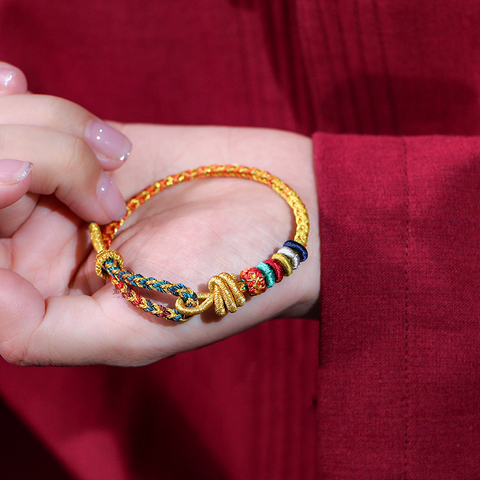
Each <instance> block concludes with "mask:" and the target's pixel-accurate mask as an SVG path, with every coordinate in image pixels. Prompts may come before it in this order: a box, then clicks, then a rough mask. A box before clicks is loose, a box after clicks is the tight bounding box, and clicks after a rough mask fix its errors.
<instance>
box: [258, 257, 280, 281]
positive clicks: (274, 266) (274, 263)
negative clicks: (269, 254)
mask: <svg viewBox="0 0 480 480" xmlns="http://www.w3.org/2000/svg"><path fill="white" fill-rule="evenodd" d="M263 263H266V264H267V265H270V266H271V267H272V269H273V271H274V272H275V283H280V282H281V281H282V280H283V268H282V266H281V265H280V264H279V263H278V261H277V260H274V259H273V258H269V259H268V260H265V261H264V262H263Z"/></svg>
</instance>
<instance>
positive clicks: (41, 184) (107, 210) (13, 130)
mask: <svg viewBox="0 0 480 480" xmlns="http://www.w3.org/2000/svg"><path fill="white" fill-rule="evenodd" d="M2 157H10V158H21V159H22V160H23V161H25V162H30V163H32V164H33V167H32V172H31V177H32V178H31V180H30V181H31V183H30V188H29V191H30V192H32V193H36V194H40V195H51V194H55V195H56V197H57V198H58V199H59V200H60V201H62V202H63V203H64V204H65V205H67V206H68V207H69V208H70V209H71V210H72V211H73V212H74V213H76V214H77V215H78V216H79V217H81V218H82V219H84V220H86V221H95V222H98V223H101V224H105V223H108V222H111V221H112V220H119V219H120V218H122V217H123V216H124V215H125V212H126V210H125V201H124V199H123V197H122V195H121V193H120V191H119V189H118V187H117V186H116V184H115V182H114V181H113V179H112V178H111V177H110V176H109V175H108V174H106V173H105V172H103V170H102V168H101V166H100V164H99V162H98V161H97V159H96V157H95V155H94V154H93V152H92V151H91V149H90V148H89V147H88V146H87V145H86V143H85V142H84V141H82V140H80V139H79V138H77V137H75V136H73V135H69V134H65V133H61V132H57V131H55V130H51V129H48V128H40V127H31V126H10V125H4V126H0V158H2ZM28 205H29V206H30V207H29V208H31V202H28ZM0 222H2V217H1V212H0Z"/></svg>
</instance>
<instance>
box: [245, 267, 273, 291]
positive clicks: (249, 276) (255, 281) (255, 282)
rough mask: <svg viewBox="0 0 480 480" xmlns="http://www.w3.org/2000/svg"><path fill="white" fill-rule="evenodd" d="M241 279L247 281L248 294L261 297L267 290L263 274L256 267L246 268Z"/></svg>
mask: <svg viewBox="0 0 480 480" xmlns="http://www.w3.org/2000/svg"><path fill="white" fill-rule="evenodd" d="M240 278H243V279H244V280H245V283H246V284H247V287H248V293H249V294H250V295H252V296H255V295H260V294H261V293H263V292H264V291H265V290H266V289H267V285H266V283H265V277H264V276H263V273H262V272H261V271H260V270H259V269H258V268H255V267H251V268H246V269H245V270H242V271H241V272H240Z"/></svg>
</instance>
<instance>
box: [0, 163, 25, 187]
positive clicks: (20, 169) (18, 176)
mask: <svg viewBox="0 0 480 480" xmlns="http://www.w3.org/2000/svg"><path fill="white" fill-rule="evenodd" d="M32 167H33V164H32V163H30V162H22V161H21V160H13V159H12V158H2V159H0V185H15V184H16V183H20V182H21V181H22V180H23V179H24V178H25V177H26V176H27V175H28V174H29V173H30V171H31V170H32Z"/></svg>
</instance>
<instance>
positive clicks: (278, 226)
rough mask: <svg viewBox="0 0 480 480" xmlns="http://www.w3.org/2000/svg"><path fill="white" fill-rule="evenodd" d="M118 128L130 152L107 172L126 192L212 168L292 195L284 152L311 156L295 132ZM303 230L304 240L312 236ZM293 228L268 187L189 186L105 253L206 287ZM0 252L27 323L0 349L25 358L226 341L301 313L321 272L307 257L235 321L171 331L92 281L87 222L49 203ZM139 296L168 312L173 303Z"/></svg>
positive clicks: (62, 358)
mask: <svg viewBox="0 0 480 480" xmlns="http://www.w3.org/2000/svg"><path fill="white" fill-rule="evenodd" d="M125 132H126V134H127V135H128V136H129V137H130V138H132V140H133V141H134V145H135V150H134V153H133V154H132V157H131V159H129V162H128V163H127V164H126V165H125V166H124V167H123V168H122V169H120V170H119V171H117V172H115V174H114V176H115V179H116V181H117V183H118V184H119V185H120V187H121V189H122V191H123V192H124V194H125V196H127V197H131V196H133V195H134V194H136V193H137V192H138V191H140V190H142V189H143V188H145V187H146V186H148V185H149V184H151V183H153V182H154V181H156V180H158V179H160V178H163V177H164V176H166V175H169V174H172V173H177V172H179V171H182V170H185V169H189V168H194V167H197V166H199V165H204V164H212V163H243V164H246V165H252V166H256V167H258V168H263V169H266V170H270V171H271V173H273V174H278V175H279V176H280V178H282V179H284V180H286V181H287V182H288V183H290V182H292V185H291V186H292V187H293V188H296V185H295V183H294V182H297V184H298V185H300V186H301V187H302V186H303V184H304V177H305V175H307V176H308V173H307V174H305V172H304V173H301V172H300V173H299V172H298V171H293V170H289V169H290V166H289V163H288V156H289V155H292V154H295V156H296V157H297V158H298V156H299V150H300V154H301V155H307V154H310V152H309V148H310V147H309V144H308V141H307V139H304V138H303V137H298V136H296V135H291V134H285V133H282V132H273V131H259V130H247V129H245V130H239V129H226V128H220V129H218V128H180V127H177V128H175V127H154V126H140V125H139V126H135V125H131V126H126V127H125ZM262 134H263V135H262ZM265 135H266V137H265ZM282 165H286V169H285V167H283V168H282ZM292 180H293V181H292ZM312 183H313V179H312ZM310 187H311V186H310ZM310 187H309V188H310ZM299 193H300V195H301V196H302V197H303V200H304V201H305V202H306V203H307V206H309V207H311V206H312V200H313V201H315V199H314V198H312V197H314V193H315V192H314V188H313V193H312V192H310V191H307V198H305V197H304V193H303V192H302V191H301V190H299ZM313 214H314V215H315V212H313ZM310 215H311V218H312V217H313V216H312V211H310ZM315 217H316V215H315ZM315 217H313V219H314V220H315ZM312 223H313V232H312V237H313V238H318V233H317V232H316V226H315V221H314V222H312ZM293 231H294V223H293V215H292V213H291V211H290V209H289V207H288V206H287V205H286V203H285V202H284V201H283V200H282V199H281V198H280V197H279V196H278V195H276V194H275V193H274V192H272V191H271V190H270V189H268V187H266V186H263V185H258V184H256V183H254V182H250V181H245V180H239V179H208V180H196V181H194V182H191V183H188V184H183V185H178V186H175V187H173V188H171V189H168V190H166V191H164V192H162V193H160V194H159V195H158V196H157V197H155V198H154V199H152V200H150V201H149V202H147V203H146V204H144V205H143V206H142V207H141V208H140V209H139V210H138V211H136V212H135V213H134V214H133V215H132V217H131V218H129V219H128V220H127V222H126V224H125V225H124V227H122V229H121V232H120V233H119V234H118V238H116V239H115V240H114V242H113V244H112V248H114V249H117V250H119V251H120V252H121V254H122V255H123V257H124V260H125V265H126V266H127V267H129V268H131V269H132V270H134V271H135V272H137V273H141V274H142V275H146V276H153V277H155V278H158V279H166V280H169V281H172V282H175V283H179V282H181V283H184V284H185V285H187V286H189V287H191V288H192V289H193V290H195V291H206V287H205V284H206V283H207V282H208V279H209V278H210V277H211V276H212V275H216V274H219V273H220V272H223V271H226V272H229V273H235V274H238V272H240V271H241V270H242V269H243V268H247V267H249V266H254V265H256V263H258V262H259V261H261V260H263V259H265V258H268V257H269V256H270V255H271V254H272V253H273V251H274V250H275V249H276V248H278V247H279V246H281V245H282V243H283V242H284V241H285V240H286V239H288V238H292V234H293ZM312 237H311V238H312ZM32 239H35V240H32ZM314 245H315V243H314ZM2 246H3V247H4V250H3V252H4V255H3V257H4V258H3V259H2V265H1V266H2V267H4V268H6V267H7V266H8V267H10V268H11V269H12V270H13V271H15V272H17V273H19V274H20V275H21V276H22V277H24V278H25V279H26V280H28V281H29V282H30V283H31V285H30V284H27V283H26V282H25V281H21V280H18V279H17V283H18V285H16V290H15V295H16V297H18V300H17V301H16V303H17V304H18V303H20V304H21V308H24V309H25V310H26V313H24V314H23V315H22V318H24V317H27V320H26V321H23V322H22V321H20V319H18V320H17V321H15V319H13V320H10V322H9V323H8V324H7V326H8V327H9V328H6V329H5V330H4V336H3V338H6V341H4V344H3V345H4V351H7V353H9V355H10V358H11V359H13V360H14V361H17V362H23V363H41V364H44V363H55V364H82V363H111V364H123V365H137V364H144V363H149V362H152V361H155V360H158V359H160V358H163V357H166V356H169V355H172V354H175V353H178V352H180V351H183V350H187V349H191V348H196V347H199V346H202V345H206V344H208V343H211V342H214V341H216V340H219V339H221V338H225V337H227V336H229V335H232V334H234V333H236V332H238V331H241V330H244V329H246V328H248V327H250V326H253V325H255V324H257V323H260V322H261V321H263V320H266V319H268V318H271V317H273V316H276V315H279V314H280V313H283V312H288V311H289V309H291V308H292V306H293V307H295V306H296V305H298V304H300V307H299V312H301V313H303V311H306V310H308V308H309V307H311V306H312V304H313V303H314V302H315V300H316V292H318V277H319V275H318V266H317V267H316V268H314V267H313V265H314V264H317V263H318V260H317V259H313V260H311V261H310V262H307V263H309V264H310V266H309V268H308V269H307V271H306V272H305V271H304V272H302V273H303V274H304V275H303V276H302V273H295V274H294V275H293V276H292V277H290V278H289V279H287V280H285V281H284V282H283V283H282V284H279V285H277V286H275V288H274V289H273V290H272V291H270V292H267V293H266V294H265V295H263V296H262V297H258V298H256V299H254V300H253V302H247V305H246V306H244V307H242V309H240V310H239V311H238V312H237V313H235V314H234V315H227V316H226V317H224V318H222V319H221V320H220V321H212V319H213V317H212V315H211V314H204V315H202V316H201V317H194V318H193V319H192V320H189V321H188V322H187V323H185V324H180V325H177V324H172V323H171V322H169V321H165V320H163V319H159V318H157V317H153V316H151V315H149V314H146V313H144V312H142V311H140V310H138V309H136V308H135V307H133V306H132V305H130V304H128V303H127V302H125V300H124V299H123V298H122V297H121V296H120V295H115V293H114V289H113V287H112V286H111V285H110V284H105V282H104V281H103V280H101V279H100V278H98V277H96V275H95V273H94V268H93V266H94V256H93V253H90V255H89V252H90V250H91V247H90V244H89V238H88V233H87V230H86V226H85V224H84V223H83V222H81V221H80V220H79V219H78V218H77V217H76V216H75V215H73V214H72V213H71V212H69V211H68V209H66V208H65V207H64V206H63V205H62V204H61V203H59V202H58V201H57V200H56V199H53V198H42V199H41V200H40V202H39V203H38V206H37V208H36V209H35V211H34V213H33V214H32V215H31V217H30V218H29V220H28V221H27V222H25V224H24V225H23V226H22V227H21V228H20V229H19V230H18V231H17V232H16V234H15V235H14V237H13V238H12V239H10V240H3V241H2ZM314 248H315V246H314ZM317 248H318V246H317ZM310 251H312V250H310ZM9 253H11V255H10V258H9V255H8V254H9ZM9 260H13V262H11V263H10V264H9ZM312 264H313V265H312ZM302 270H303V269H302ZM295 277H297V278H295ZM312 279H314V280H312ZM312 282H313V283H312ZM307 285H308V288H306V286H307ZM34 288H35V289H36V290H37V291H35V290H34ZM314 292H315V293H314ZM90 295H91V296H90ZM148 296H149V298H153V299H154V300H159V301H160V302H162V303H164V302H165V300H166V301H167V303H168V304H169V305H170V306H172V305H173V303H174V300H175V298H174V297H171V298H167V296H166V295H156V294H152V295H148ZM44 299H46V307H47V314H46V315H45V316H44V310H42V309H45V301H44ZM3 301H5V299H4V300H3ZM22 302H23V303H22ZM14 303H15V302H14ZM11 306H12V304H11V303H10V307H9V308H8V310H9V311H10V310H13V309H12V308H11ZM16 312H17V314H18V312H19V310H18V309H17V310H16ZM293 313H298V312H297V311H295V310H293ZM7 315H8V314H7ZM28 315H30V319H28ZM13 317H14V313H10V319H12V318H13ZM7 358H9V357H8V355H7Z"/></svg>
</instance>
